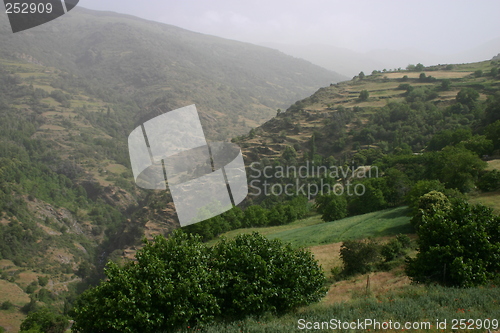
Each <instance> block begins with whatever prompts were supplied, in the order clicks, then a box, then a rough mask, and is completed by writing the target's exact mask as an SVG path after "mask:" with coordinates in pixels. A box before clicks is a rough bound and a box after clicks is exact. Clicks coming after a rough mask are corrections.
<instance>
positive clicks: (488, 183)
mask: <svg viewBox="0 0 500 333" xmlns="http://www.w3.org/2000/svg"><path fill="white" fill-rule="evenodd" d="M477 187H479V189H480V190H481V191H484V192H491V191H496V190H498V189H500V171H498V170H491V171H487V172H485V173H484V174H483V175H482V176H481V178H480V179H479V182H478V183H477Z"/></svg>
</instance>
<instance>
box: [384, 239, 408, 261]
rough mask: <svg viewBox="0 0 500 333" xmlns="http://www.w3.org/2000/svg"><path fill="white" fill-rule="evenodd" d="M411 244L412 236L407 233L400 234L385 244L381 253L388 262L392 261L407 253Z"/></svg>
mask: <svg viewBox="0 0 500 333" xmlns="http://www.w3.org/2000/svg"><path fill="white" fill-rule="evenodd" d="M410 245H411V240H410V237H408V236H407V235H401V234H400V235H398V236H397V237H396V238H393V239H391V240H390V241H389V242H388V243H387V244H385V245H383V246H382V248H381V250H380V254H381V255H382V257H384V260H385V261H386V262H389V261H392V260H394V259H396V258H398V257H401V256H403V255H404V254H405V253H406V249H407V248H409V247H410Z"/></svg>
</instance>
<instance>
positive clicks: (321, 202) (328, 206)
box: [316, 194, 347, 222]
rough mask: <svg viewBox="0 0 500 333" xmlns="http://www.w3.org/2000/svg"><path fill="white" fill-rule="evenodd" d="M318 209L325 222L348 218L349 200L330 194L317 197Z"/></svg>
mask: <svg viewBox="0 0 500 333" xmlns="http://www.w3.org/2000/svg"><path fill="white" fill-rule="evenodd" d="M316 207H317V210H318V212H319V213H320V214H322V216H321V219H323V221H325V222H331V221H335V220H340V219H343V218H344V217H346V216H347V200H346V199H345V197H344V196H342V195H336V194H330V195H324V196H319V197H316Z"/></svg>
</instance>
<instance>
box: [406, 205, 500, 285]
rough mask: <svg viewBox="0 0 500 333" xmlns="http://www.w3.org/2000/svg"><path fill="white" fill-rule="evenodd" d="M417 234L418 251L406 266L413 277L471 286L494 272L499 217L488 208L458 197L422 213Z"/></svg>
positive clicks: (499, 246)
mask: <svg viewBox="0 0 500 333" xmlns="http://www.w3.org/2000/svg"><path fill="white" fill-rule="evenodd" d="M417 234H418V236H419V238H418V245H419V252H418V254H417V256H416V258H411V259H408V260H407V267H406V273H407V274H408V276H410V277H411V279H412V280H413V281H415V282H421V283H433V282H437V283H440V284H443V285H448V286H457V287H472V286H478V285H483V284H486V283H488V282H489V281H491V280H492V279H494V278H495V277H497V276H498V272H499V271H500V261H499V260H498V258H499V257H500V217H499V216H496V215H494V214H493V212H492V210H491V209H490V208H487V207H485V206H482V205H476V206H473V205H471V204H469V203H468V202H467V201H465V200H464V201H459V202H457V203H455V204H454V205H453V207H452V208H451V209H449V210H437V211H434V212H431V213H429V214H426V215H424V216H423V217H422V224H421V226H420V227H419V228H418V230H417Z"/></svg>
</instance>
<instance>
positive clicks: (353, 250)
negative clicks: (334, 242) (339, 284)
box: [340, 240, 380, 275]
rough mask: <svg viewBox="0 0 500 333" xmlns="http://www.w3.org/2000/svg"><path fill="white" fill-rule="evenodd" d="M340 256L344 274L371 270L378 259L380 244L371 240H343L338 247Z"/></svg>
mask: <svg viewBox="0 0 500 333" xmlns="http://www.w3.org/2000/svg"><path fill="white" fill-rule="evenodd" d="M340 258H341V259H342V262H343V264H344V270H343V274H345V275H354V274H364V273H367V272H371V271H373V269H374V268H375V264H376V263H377V262H378V261H379V259H380V246H379V245H378V244H377V243H375V242H374V241H372V240H350V241H345V242H343V243H342V246H341V247H340Z"/></svg>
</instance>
